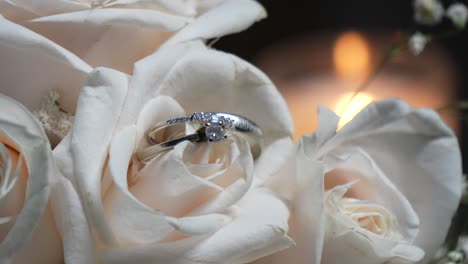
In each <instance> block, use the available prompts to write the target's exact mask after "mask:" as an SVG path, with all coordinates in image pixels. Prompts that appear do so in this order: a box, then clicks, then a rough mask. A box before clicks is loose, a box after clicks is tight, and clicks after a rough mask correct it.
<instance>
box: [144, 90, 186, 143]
mask: <svg viewBox="0 0 468 264" xmlns="http://www.w3.org/2000/svg"><path fill="white" fill-rule="evenodd" d="M184 115H185V113H184V110H183V109H182V107H181V106H180V105H179V104H178V103H177V102H176V101H175V100H174V99H172V98H170V97H168V96H159V97H156V98H154V99H151V100H150V101H148V102H147V103H146V104H145V105H144V106H143V108H142V109H141V112H140V113H139V114H138V117H137V122H136V126H137V137H136V142H140V144H139V147H140V148H142V147H146V146H148V145H149V144H148V142H147V141H146V140H145V139H144V138H143V137H144V135H145V134H146V132H147V131H148V130H149V129H151V128H152V127H154V126H156V125H157V124H159V123H161V122H165V121H166V120H169V119H171V118H173V117H177V116H184ZM135 118H136V117H135Z"/></svg>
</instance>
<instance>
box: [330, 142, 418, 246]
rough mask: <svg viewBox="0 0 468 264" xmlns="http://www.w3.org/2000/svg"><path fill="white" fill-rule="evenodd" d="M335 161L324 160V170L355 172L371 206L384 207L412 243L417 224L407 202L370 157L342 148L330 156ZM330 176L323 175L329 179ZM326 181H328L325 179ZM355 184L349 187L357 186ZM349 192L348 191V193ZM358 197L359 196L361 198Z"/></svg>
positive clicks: (355, 150) (363, 152)
mask: <svg viewBox="0 0 468 264" xmlns="http://www.w3.org/2000/svg"><path fill="white" fill-rule="evenodd" d="M330 155H334V157H335V158H336V159H337V160H331V158H326V163H327V166H328V167H330V168H332V169H337V168H339V169H344V172H342V173H347V171H351V172H349V173H352V172H353V171H354V172H358V173H359V178H358V180H360V181H365V183H366V184H368V185H366V186H365V187H362V188H363V189H364V188H365V189H364V190H362V191H368V192H373V194H372V195H370V196H371V198H370V200H372V201H373V202H375V203H377V204H379V205H381V206H383V207H385V208H386V209H387V210H389V211H390V212H391V213H392V214H393V215H394V216H395V217H396V219H397V220H398V223H399V225H400V230H398V231H399V232H400V233H401V235H402V236H403V237H404V238H405V240H406V241H407V242H409V243H411V242H413V241H414V238H415V237H416V235H417V234H418V231H419V225H420V221H419V218H418V215H417V214H416V212H415V211H414V209H413V207H412V206H411V204H410V202H409V201H408V200H407V199H406V197H405V196H404V195H403V194H402V193H401V192H400V191H399V190H398V188H397V187H396V186H395V185H394V184H393V183H392V182H391V181H390V179H389V178H388V177H387V176H386V175H385V174H384V172H382V170H381V169H380V168H379V166H378V165H377V164H376V163H375V162H374V161H373V160H372V157H371V156H370V155H369V154H368V153H366V152H365V151H364V150H363V149H361V148H359V147H348V148H347V147H343V148H340V149H339V150H337V151H335V152H333V154H330ZM331 176H334V175H327V176H326V177H327V178H329V177H331ZM326 180H329V179H326ZM359 184H360V182H357V183H355V184H354V185H353V188H354V187H355V186H356V185H359ZM348 192H349V190H348ZM361 195H362V194H361Z"/></svg>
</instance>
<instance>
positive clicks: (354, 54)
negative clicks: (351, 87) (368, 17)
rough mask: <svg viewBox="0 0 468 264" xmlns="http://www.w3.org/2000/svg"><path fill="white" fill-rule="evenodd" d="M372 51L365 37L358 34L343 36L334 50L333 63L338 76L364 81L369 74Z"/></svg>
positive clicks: (344, 34) (351, 33)
mask: <svg viewBox="0 0 468 264" xmlns="http://www.w3.org/2000/svg"><path fill="white" fill-rule="evenodd" d="M370 60H371V55H370V49H369V45H368V44H367V41H366V40H365V38H364V36H363V35H361V34H359V33H357V32H346V33H343V34H341V35H340V36H339V37H338V39H337V40H336V42H335V45H334V48H333V62H334V65H335V70H336V73H337V74H338V75H340V76H341V77H342V78H345V79H362V78H363V77H365V76H366V75H367V74H368V73H369V69H370Z"/></svg>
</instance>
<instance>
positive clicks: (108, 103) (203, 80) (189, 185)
mask: <svg viewBox="0 0 468 264" xmlns="http://www.w3.org/2000/svg"><path fill="white" fill-rule="evenodd" d="M195 111H197V112H201V111H215V112H232V113H236V114H239V115H242V116H245V117H248V118H249V119H252V120H254V121H255V122H256V123H257V124H258V125H259V126H260V127H261V128H262V130H263V135H264V138H263V139H264V147H263V152H262V154H261V156H260V157H259V159H258V160H255V161H254V160H253V158H252V155H251V153H250V148H249V145H248V143H247V141H246V140H245V139H244V138H243V137H242V136H239V135H237V136H236V135H234V136H232V137H231V138H230V139H228V140H226V141H224V142H219V143H216V144H206V143H204V144H201V143H196V144H194V143H189V142H184V143H180V144H178V145H177V146H176V147H175V148H174V149H173V150H171V151H169V152H167V153H165V154H163V155H161V156H160V157H157V158H155V159H154V160H152V161H151V162H150V163H148V164H146V165H145V166H142V164H140V163H139V162H138V161H137V160H135V159H134V153H135V151H137V150H140V149H142V148H144V147H145V146H147V145H148V143H147V142H146V139H145V137H144V135H145V133H146V131H147V130H148V129H149V128H151V127H152V126H154V125H155V124H157V123H159V122H161V121H165V120H167V119H169V118H172V117H178V116H185V115H187V114H190V113H192V112H195ZM187 129H191V127H190V126H188V128H187ZM291 130H292V122H291V117H290V116H289V113H288V110H287V107H286V104H285V102H284V100H283V98H282V97H281V96H280V94H279V93H278V91H277V90H276V89H275V87H274V85H273V84H272V83H271V82H270V81H269V80H268V78H267V77H266V76H265V75H264V74H262V73H261V72H260V71H259V70H258V69H256V68H254V67H253V66H251V65H249V64H247V63H246V62H244V61H242V60H241V59H239V58H237V57H235V56H232V55H229V54H225V53H222V52H219V51H215V50H212V49H210V48H208V47H206V46H205V45H204V44H203V43H202V42H201V41H186V42H183V43H179V44H173V45H168V46H165V47H163V48H161V49H160V50H159V51H158V52H156V53H155V54H153V55H151V56H149V57H147V58H146V59H144V60H142V61H140V62H138V63H137V64H136V66H135V72H134V74H133V76H132V77H129V76H127V75H125V74H123V73H121V72H117V71H115V70H111V69H106V68H99V69H96V70H95V71H94V72H93V73H92V74H91V75H90V78H89V79H88V81H87V85H86V86H85V87H84V88H83V92H82V94H81V95H80V98H79V100H78V106H77V111H76V116H75V124H74V127H73V129H72V131H71V133H70V134H69V136H68V137H66V138H65V140H64V141H62V143H61V144H60V145H59V146H58V147H57V148H56V149H55V150H54V154H55V157H56V158H57V161H58V166H59V167H60V169H61V171H62V174H63V175H64V176H65V177H66V178H67V179H69V180H70V181H71V182H73V184H74V187H75V189H76V191H77V193H78V194H79V198H80V200H81V201H82V204H83V208H84V212H82V213H83V216H82V217H81V219H82V221H77V220H75V221H73V222H71V223H70V224H69V226H64V228H65V229H66V230H73V231H70V233H69V237H64V243H65V259H66V261H67V263H90V262H93V261H96V260H101V261H103V262H104V263H133V262H138V263H174V264H177V263H246V262H249V261H252V260H254V259H257V258H260V257H262V256H265V255H269V254H271V253H273V252H276V251H278V250H281V249H284V248H287V247H289V246H290V245H291V244H292V243H293V242H292V241H291V239H290V238H289V237H288V236H287V231H288V224H287V223H288V217H289V210H288V208H287V206H286V205H285V204H284V202H283V201H282V200H280V199H279V198H278V196H277V194H275V193H273V192H271V191H270V190H268V189H266V188H259V187H256V186H257V185H258V184H260V183H261V182H262V181H263V180H264V179H266V178H268V177H269V175H270V174H271V173H273V172H274V171H275V170H276V169H277V168H279V166H280V164H281V163H282V160H283V159H284V157H285V156H284V155H278V153H280V152H281V151H282V150H283V149H285V148H288V147H289V146H291V145H292V140H291V134H292V132H291ZM77 212H79V211H77ZM84 225H87V226H88V229H89V231H91V234H89V233H86V232H85V231H87V230H88V229H82V228H81V226H84ZM74 226H80V228H74ZM72 232H75V234H72ZM86 234H88V235H86ZM67 244H68V245H67ZM83 245H90V246H91V248H89V247H84V246H83ZM71 249H74V250H71ZM67 251H68V252H70V255H67Z"/></svg>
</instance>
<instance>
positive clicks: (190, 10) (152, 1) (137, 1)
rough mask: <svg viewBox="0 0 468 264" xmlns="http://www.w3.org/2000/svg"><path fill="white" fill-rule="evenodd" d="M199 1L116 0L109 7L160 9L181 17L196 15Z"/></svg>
mask: <svg viewBox="0 0 468 264" xmlns="http://www.w3.org/2000/svg"><path fill="white" fill-rule="evenodd" d="M198 2H199V1H190V2H187V1H184V0H116V1H113V2H111V3H110V4H109V6H124V7H127V8H129V7H131V8H142V7H146V8H152V9H162V10H166V11H169V12H170V13H174V14H177V15H182V16H195V15H196V14H197V10H196V5H197V4H198Z"/></svg>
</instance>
